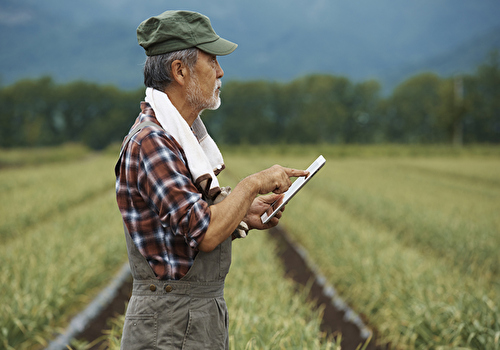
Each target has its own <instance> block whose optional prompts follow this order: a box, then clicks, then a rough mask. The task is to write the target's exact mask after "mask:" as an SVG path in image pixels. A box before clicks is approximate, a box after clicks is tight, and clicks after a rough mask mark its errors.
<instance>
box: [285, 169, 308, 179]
mask: <svg viewBox="0 0 500 350" xmlns="http://www.w3.org/2000/svg"><path fill="white" fill-rule="evenodd" d="M284 170H285V173H286V174H287V175H288V177H301V176H308V175H309V172H308V171H307V170H299V169H292V168H284Z"/></svg>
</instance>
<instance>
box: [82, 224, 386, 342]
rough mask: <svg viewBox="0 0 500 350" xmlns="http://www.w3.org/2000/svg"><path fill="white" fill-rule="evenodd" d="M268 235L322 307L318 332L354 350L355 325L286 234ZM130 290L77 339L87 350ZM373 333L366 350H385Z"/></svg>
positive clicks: (120, 308)
mask: <svg viewBox="0 0 500 350" xmlns="http://www.w3.org/2000/svg"><path fill="white" fill-rule="evenodd" d="M269 232H270V236H271V237H272V238H273V239H275V240H276V241H277V243H278V244H277V246H278V247H279V248H278V249H277V254H278V257H279V258H280V259H281V260H282V262H283V264H284V267H285V271H286V276H287V277H288V278H292V279H293V280H294V281H296V282H297V283H298V284H300V285H302V286H308V287H309V288H310V289H309V296H308V297H309V299H310V300H312V301H314V302H315V304H316V305H317V306H318V307H322V308H323V320H322V323H321V331H322V332H325V333H327V334H333V335H336V334H338V333H341V334H342V343H341V346H342V349H343V350H351V349H352V350H355V349H357V348H358V346H359V345H360V344H364V342H365V341H366V340H365V339H364V338H362V337H361V334H360V330H359V328H358V326H357V325H355V324H353V323H351V322H349V321H346V320H344V312H343V311H340V310H337V309H336V308H335V307H334V305H333V304H332V300H331V299H330V298H329V297H327V296H325V295H324V294H323V287H322V286H320V285H319V284H318V283H317V282H316V279H315V276H314V272H313V271H311V270H310V268H309V267H308V266H307V263H306V262H305V261H304V259H303V258H302V257H301V255H300V254H299V253H298V252H297V250H296V249H295V247H294V246H293V245H292V243H291V241H290V240H289V239H287V238H286V237H287V233H286V232H285V231H284V230H283V229H282V228H279V227H275V228H274V229H271V230H270V231H269ZM131 290H132V279H131V278H130V279H129V280H127V281H126V283H124V284H123V285H122V286H121V287H120V289H119V291H118V293H117V296H116V298H115V299H114V300H113V301H112V302H111V303H110V304H109V305H108V306H107V307H106V308H105V309H104V310H103V312H102V313H101V314H100V315H99V317H98V318H97V319H96V320H94V321H93V322H91V324H90V325H89V326H88V327H87V329H85V330H84V332H83V333H82V334H80V336H79V337H78V339H80V340H86V341H88V342H95V343H94V346H93V347H91V348H89V350H100V349H102V348H103V345H102V343H101V342H97V341H96V340H97V339H98V338H100V337H102V335H103V330H106V329H109V328H110V325H109V324H108V320H109V319H110V318H113V317H116V316H118V315H121V314H123V313H124V312H125V305H126V303H127V301H128V300H129V298H130V294H131ZM375 338H376V333H375V334H374V335H373V336H372V339H371V341H370V343H369V344H368V345H367V346H366V347H365V348H364V349H366V350H383V349H387V348H388V347H376V346H375Z"/></svg>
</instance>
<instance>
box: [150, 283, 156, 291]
mask: <svg viewBox="0 0 500 350" xmlns="http://www.w3.org/2000/svg"><path fill="white" fill-rule="evenodd" d="M149 290H150V291H152V292H154V291H155V290H156V286H155V285H154V284H152V285H150V286H149Z"/></svg>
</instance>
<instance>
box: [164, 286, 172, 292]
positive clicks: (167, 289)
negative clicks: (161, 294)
mask: <svg viewBox="0 0 500 350" xmlns="http://www.w3.org/2000/svg"><path fill="white" fill-rule="evenodd" d="M171 291H172V286H171V285H168V286H166V287H165V292H167V293H170V292H171Z"/></svg>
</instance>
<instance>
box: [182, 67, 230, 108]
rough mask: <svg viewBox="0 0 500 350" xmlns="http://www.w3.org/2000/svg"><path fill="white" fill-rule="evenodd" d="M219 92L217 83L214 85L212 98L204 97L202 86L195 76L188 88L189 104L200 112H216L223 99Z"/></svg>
mask: <svg viewBox="0 0 500 350" xmlns="http://www.w3.org/2000/svg"><path fill="white" fill-rule="evenodd" d="M216 91H217V81H216V82H215V85H214V90H213V95H212V97H211V98H209V99H206V98H204V97H203V92H202V91H201V88H200V85H199V84H198V77H197V76H195V75H193V77H192V79H191V80H190V82H189V85H188V86H187V97H186V98H187V102H188V103H189V104H190V105H191V106H192V107H193V108H194V109H196V110H199V111H200V112H201V111H203V110H205V109H210V110H216V109H217V108H219V107H220V105H221V99H220V96H218V94H216Z"/></svg>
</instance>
